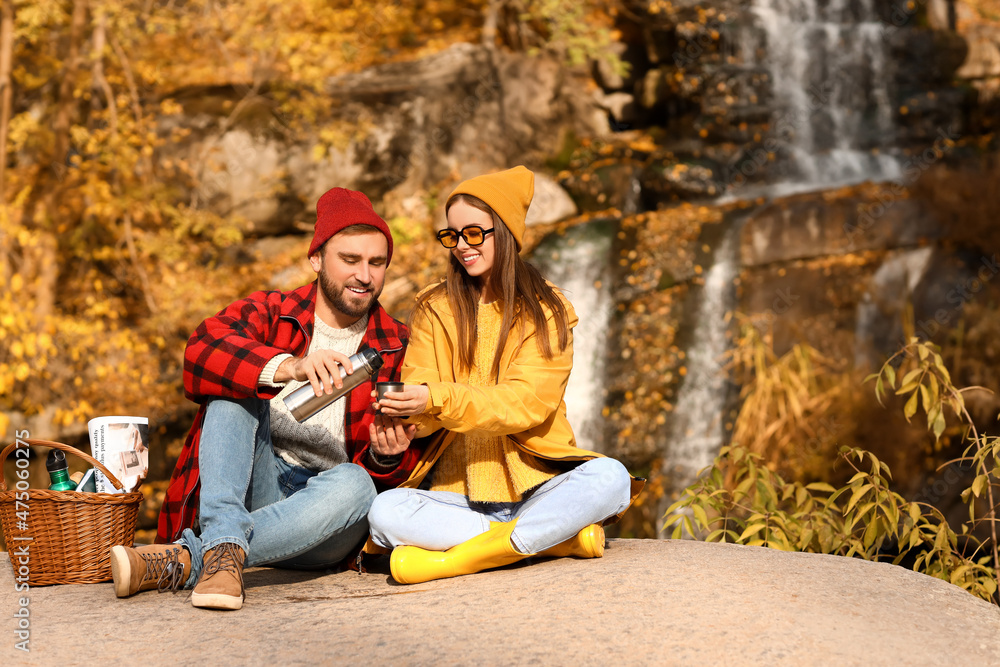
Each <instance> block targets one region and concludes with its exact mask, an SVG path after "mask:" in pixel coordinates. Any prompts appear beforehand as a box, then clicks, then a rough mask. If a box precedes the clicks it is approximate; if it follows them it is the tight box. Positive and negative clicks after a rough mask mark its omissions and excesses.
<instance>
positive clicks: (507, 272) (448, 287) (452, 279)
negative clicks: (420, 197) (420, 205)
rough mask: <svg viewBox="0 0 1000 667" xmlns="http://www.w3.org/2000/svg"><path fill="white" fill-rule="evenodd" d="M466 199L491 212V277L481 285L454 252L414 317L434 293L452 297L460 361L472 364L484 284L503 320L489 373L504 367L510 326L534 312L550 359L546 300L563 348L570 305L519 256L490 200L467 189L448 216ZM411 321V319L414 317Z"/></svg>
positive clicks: (543, 348) (542, 347) (540, 345)
mask: <svg viewBox="0 0 1000 667" xmlns="http://www.w3.org/2000/svg"><path fill="white" fill-rule="evenodd" d="M458 202H464V203H466V204H468V205H469V206H472V207H474V208H477V209H479V210H480V211H484V212H486V213H489V214H490V215H491V216H492V217H493V229H494V231H493V246H494V252H493V270H492V271H490V277H489V282H488V284H487V285H482V284H481V283H480V281H479V280H478V279H476V278H473V277H472V276H470V275H469V274H468V273H466V272H465V268H463V267H462V265H461V263H460V262H459V261H458V260H457V259H456V258H455V255H451V261H450V262H449V263H448V275H447V278H446V279H445V281H444V283H442V284H440V285H438V286H437V287H436V288H434V289H432V290H428V291H427V292H425V293H424V294H423V296H421V298H420V299H419V300H418V301H417V304H416V307H415V308H414V309H413V313H414V316H415V315H416V313H418V312H419V311H420V310H421V307H422V306H423V305H424V304H425V303H427V301H429V300H430V299H432V298H433V297H435V296H437V295H439V294H441V293H442V292H444V293H445V294H446V295H447V297H448V303H449V304H450V305H451V310H452V313H453V314H454V316H455V322H456V323H457V324H458V359H459V363H460V364H461V366H462V367H463V368H465V369H471V368H472V365H473V360H474V358H475V354H476V338H477V335H478V331H477V327H476V323H477V321H478V313H479V301H480V298H481V297H482V295H483V291H484V289H485V290H486V291H487V293H488V294H489V295H491V296H493V297H494V298H495V299H496V300H497V301H499V303H500V307H501V309H502V312H503V318H502V320H501V324H500V338H499V342H498V343H497V349H496V352H495V353H494V354H493V368H492V370H491V375H492V376H493V377H494V378H496V377H498V376H499V372H500V359H501V357H502V356H503V349H504V344H505V343H506V342H507V337H508V336H509V335H510V330H511V329H512V328H513V327H514V324H515V323H517V324H518V326H522V327H523V326H524V322H525V319H524V318H525V317H530V318H531V321H532V322H533V323H534V325H535V331H536V332H537V336H536V339H537V343H538V349H539V351H540V352H541V353H542V356H543V357H544V358H546V359H551V358H552V357H553V356H554V352H553V349H552V341H551V340H549V338H550V336H549V333H548V330H549V329H548V323H547V321H546V319H545V311H544V310H542V305H543V304H544V305H545V306H548V308H549V310H550V311H551V312H552V314H553V317H554V318H555V323H556V333H557V339H558V340H557V344H558V346H559V350H560V351H562V350H564V349H566V345H567V344H568V343H569V323H568V316H567V314H566V308H565V307H564V306H563V304H562V301H560V300H559V297H558V296H557V295H556V293H555V290H553V289H552V288H551V287H550V286H549V284H548V283H546V282H545V278H543V277H542V274H541V273H540V272H539V270H538V269H536V268H535V267H534V266H532V265H531V264H529V263H528V262H526V261H524V260H523V259H521V256H520V255H518V254H517V242H516V241H515V240H514V235H513V234H511V232H510V230H509V229H507V226H506V225H505V224H504V223H503V221H502V220H501V219H500V216H498V215H497V214H496V212H495V211H494V210H493V209H492V208H490V207H489V205H488V204H486V202H484V201H483V200H481V199H479V198H478V197H473V196H472V195H467V194H458V195H455V196H454V197H452V198H451V199H449V200H448V203H447V204H446V205H445V215H447V214H448V211H449V210H450V209H451V207H452V206H453V205H454V204H456V203H458ZM411 322H412V318H411Z"/></svg>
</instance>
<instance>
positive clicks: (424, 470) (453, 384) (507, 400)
mask: <svg viewBox="0 0 1000 667" xmlns="http://www.w3.org/2000/svg"><path fill="white" fill-rule="evenodd" d="M427 289H433V286H431V287H429V288H427ZM425 291H426V290H425ZM556 294H558V295H559V298H560V299H561V301H562V304H563V307H564V308H565V309H566V314H567V324H568V326H569V328H571V329H572V327H574V326H576V324H577V322H578V321H579V319H578V318H577V316H576V312H575V311H574V310H573V306H572V304H570V303H569V301H567V300H566V298H565V297H563V296H562V294H561V293H560V292H559V290H558V289H556ZM542 307H543V309H545V313H546V315H547V319H548V322H549V331H548V332H547V335H549V336H550V341H552V348H553V352H554V356H553V358H552V359H546V358H545V357H543V356H542V353H541V350H540V349H539V347H538V344H537V343H536V336H537V335H538V332H536V330H535V326H534V323H533V322H532V321H530V318H528V319H526V320H525V321H524V322H523V327H521V326H519V325H518V324H517V323H515V325H514V327H513V328H512V329H511V334H510V337H509V339H508V341H507V344H506V345H505V346H504V351H503V356H502V357H501V361H500V372H499V377H498V379H497V384H496V385H495V386H492V387H473V386H469V385H468V384H467V380H468V378H469V371H468V370H467V369H466V370H463V369H461V368H460V363H459V356H458V345H459V342H458V326H457V325H456V323H455V318H454V316H453V314H452V312H451V307H450V305H449V303H448V299H447V297H446V296H444V294H441V295H439V296H436V297H434V298H433V299H431V301H429V302H428V303H427V304H426V305H425V306H424V307H423V308H422V310H421V312H419V313H417V317H416V318H415V319H414V321H413V323H412V325H411V327H410V341H409V344H408V345H407V348H406V357H405V359H404V361H403V368H402V378H401V379H402V381H403V382H404V383H406V384H424V385H427V387H428V389H429V390H430V399H429V401H428V406H427V410H426V411H425V412H424V413H423V414H420V415H415V416H413V417H409V418H408V420H409V421H410V422H411V423H416V424H418V429H417V434H416V437H417V438H422V437H426V436H431V435H433V436H434V437H433V438H431V440H430V442H429V443H428V444H427V446H426V449H425V450H424V451H423V454H422V456H421V458H420V461H419V462H418V463H417V465H416V468H414V470H413V473H412V474H411V475H410V478H409V479H408V480H407V481H405V482H403V483H402V484H400V486H399V488H415V487H417V486H419V485H420V482H421V481H422V480H423V479H424V477H426V476H427V474H428V473H429V472H430V470H431V468H433V467H434V464H435V462H437V460H438V458H439V457H440V456H441V454H442V452H444V450H445V448H446V447H448V445H449V444H451V442H452V441H453V440H454V439H455V436H456V434H458V433H468V434H473V435H483V436H487V435H489V436H507V437H509V438H510V439H511V440H513V441H514V443H515V444H516V445H517V446H518V447H520V448H521V449H522V450H524V451H525V452H527V453H529V454H531V455H533V456H536V457H538V458H540V459H545V460H548V461H555V462H560V461H561V462H573V461H586V460H589V459H593V458H596V457H599V456H602V454H598V453H597V452H591V451H588V450H585V449H580V448H578V447H577V446H576V438H575V437H574V436H573V429H572V427H571V426H570V424H569V421H568V420H567V419H566V403H565V401H564V400H563V395H564V394H565V393H566V383H567V381H568V380H569V373H570V370H571V369H572V367H573V337H572V332H570V335H569V344H568V345H567V346H566V348H565V349H564V350H562V351H559V350H558V349H557V348H558V343H557V341H558V338H557V335H556V325H555V321H554V318H553V317H552V313H551V312H550V311H549V310H548V309H547V308H545V306H544V305H543V306H542ZM487 363H490V364H492V359H491V360H489V361H487ZM555 467H559V466H558V464H556V466H555ZM643 484H644V480H641V479H637V478H633V480H632V501H635V498H636V497H637V496H638V495H639V492H640V491H641V490H642V487H643ZM622 514H624V512H622ZM619 518H621V514H619V515H617V516H614V517H611V518H609V519H608V520H607V521H605V523H606V524H607V523H614V522H615V521H617V520H618V519H619Z"/></svg>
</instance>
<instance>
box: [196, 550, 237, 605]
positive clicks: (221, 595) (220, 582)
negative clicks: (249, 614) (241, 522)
mask: <svg viewBox="0 0 1000 667" xmlns="http://www.w3.org/2000/svg"><path fill="white" fill-rule="evenodd" d="M245 562H246V554H245V553H244V552H243V549H241V548H240V547H238V546H236V545H235V544H232V543H231V542H223V543H222V544H220V545H219V546H217V547H215V548H214V549H209V550H208V551H206V552H205V557H204V559H203V562H202V567H201V575H200V576H199V577H198V583H197V584H196V585H195V587H194V591H193V592H192V593H191V604H193V605H194V606H195V607H202V608H204V609H239V608H240V607H242V606H243V590H244V589H243V563H245Z"/></svg>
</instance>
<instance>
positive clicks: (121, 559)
mask: <svg viewBox="0 0 1000 667" xmlns="http://www.w3.org/2000/svg"><path fill="white" fill-rule="evenodd" d="M111 578H112V579H113V580H114V582H115V595H116V596H118V597H120V598H127V597H128V596H129V595H130V593H129V591H128V587H129V583H130V582H131V581H132V564H131V562H129V559H128V552H127V551H125V547H123V546H121V545H116V546H113V547H111Z"/></svg>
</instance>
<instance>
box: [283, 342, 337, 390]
mask: <svg viewBox="0 0 1000 667" xmlns="http://www.w3.org/2000/svg"><path fill="white" fill-rule="evenodd" d="M341 367H343V368H345V369H347V374H348V375H350V374H351V373H352V372H353V371H354V369H353V368H352V367H351V361H350V357H348V356H347V355H345V354H341V353H340V352H334V351H333V350H317V351H316V352H313V353H312V354H308V355H306V356H304V357H292V358H290V359H285V360H284V361H282V362H281V364H280V365H279V366H278V370H276V371H275V372H274V381H275V382H289V381H291V380H295V381H298V382H305V381H307V380H308V382H309V384H311V385H312V388H313V392H314V393H315V394H316V395H317V396H322V395H323V394H324V393H327V394H332V393H333V390H334V388H336V389H340V388H341V387H343V386H344V381H343V380H341V379H340V369H341Z"/></svg>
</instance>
